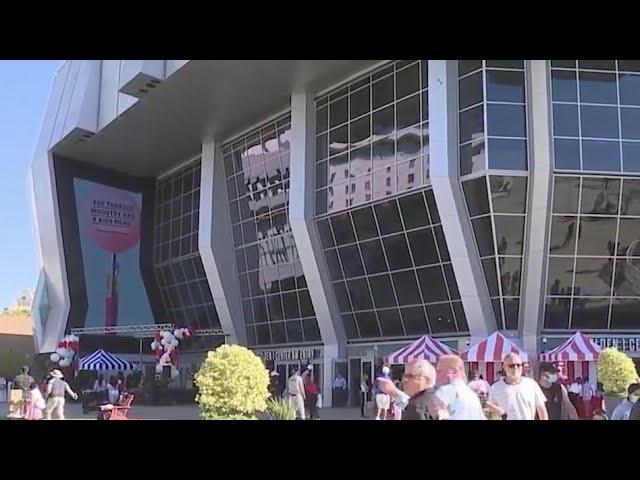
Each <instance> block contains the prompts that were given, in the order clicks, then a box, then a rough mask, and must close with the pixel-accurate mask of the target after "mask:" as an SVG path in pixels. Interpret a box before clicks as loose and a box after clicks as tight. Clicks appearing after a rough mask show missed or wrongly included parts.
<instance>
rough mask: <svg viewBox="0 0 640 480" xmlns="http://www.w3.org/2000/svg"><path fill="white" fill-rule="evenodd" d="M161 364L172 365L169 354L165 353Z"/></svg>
mask: <svg viewBox="0 0 640 480" xmlns="http://www.w3.org/2000/svg"><path fill="white" fill-rule="evenodd" d="M160 364H161V365H170V364H171V358H170V357H169V354H168V353H163V354H162V356H161V357H160Z"/></svg>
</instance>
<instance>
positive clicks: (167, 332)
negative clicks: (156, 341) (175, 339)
mask: <svg viewBox="0 0 640 480" xmlns="http://www.w3.org/2000/svg"><path fill="white" fill-rule="evenodd" d="M170 336H171V332H170V331H168V330H166V331H164V332H162V338H167V337H170Z"/></svg>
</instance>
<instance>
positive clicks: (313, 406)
mask: <svg viewBox="0 0 640 480" xmlns="http://www.w3.org/2000/svg"><path fill="white" fill-rule="evenodd" d="M304 393H305V403H306V406H307V411H308V412H309V420H320V413H319V412H320V410H319V408H318V400H319V397H320V389H319V388H318V385H317V384H316V382H315V380H314V379H313V376H310V377H309V380H308V381H307V383H306V384H305V386H304Z"/></svg>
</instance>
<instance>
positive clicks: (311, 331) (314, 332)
mask: <svg viewBox="0 0 640 480" xmlns="http://www.w3.org/2000/svg"><path fill="white" fill-rule="evenodd" d="M302 329H303V331H304V341H305V342H319V341H321V338H320V329H319V328H318V321H317V320H316V319H315V318H305V319H303V320H302Z"/></svg>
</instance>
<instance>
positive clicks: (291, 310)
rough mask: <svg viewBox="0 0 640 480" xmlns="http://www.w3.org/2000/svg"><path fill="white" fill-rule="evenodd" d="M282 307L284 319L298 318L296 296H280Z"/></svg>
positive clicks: (292, 293)
mask: <svg viewBox="0 0 640 480" xmlns="http://www.w3.org/2000/svg"><path fill="white" fill-rule="evenodd" d="M282 306H283V309H284V317H285V318H288V319H293V318H299V317H300V306H299V305H298V295H297V294H296V293H295V292H291V293H285V294H283V295H282Z"/></svg>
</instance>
